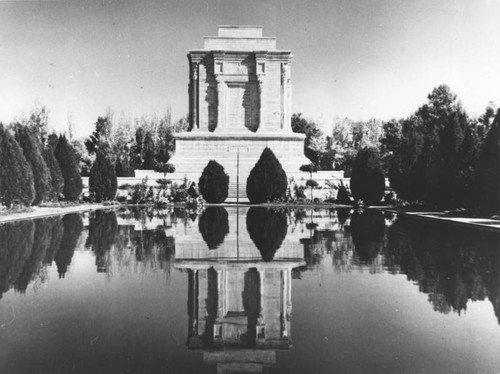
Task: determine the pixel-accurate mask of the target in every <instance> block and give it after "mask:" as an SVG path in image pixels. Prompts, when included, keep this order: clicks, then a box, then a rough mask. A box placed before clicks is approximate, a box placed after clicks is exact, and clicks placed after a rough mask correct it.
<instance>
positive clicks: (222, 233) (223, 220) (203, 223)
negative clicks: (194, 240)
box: [198, 206, 229, 249]
mask: <svg viewBox="0 0 500 374" xmlns="http://www.w3.org/2000/svg"><path fill="white" fill-rule="evenodd" d="M198 228H199V230H200V233H201V236H202V237H203V240H204V241H205V243H207V245H208V248H209V249H216V248H217V247H218V246H219V245H221V244H222V242H223V241H224V238H225V237H226V235H227V234H228V233H229V221H228V214H227V210H226V209H224V208H223V207H221V206H217V207H215V206H213V207H208V208H206V209H205V210H204V211H203V213H202V214H201V216H200V220H199V223H198Z"/></svg>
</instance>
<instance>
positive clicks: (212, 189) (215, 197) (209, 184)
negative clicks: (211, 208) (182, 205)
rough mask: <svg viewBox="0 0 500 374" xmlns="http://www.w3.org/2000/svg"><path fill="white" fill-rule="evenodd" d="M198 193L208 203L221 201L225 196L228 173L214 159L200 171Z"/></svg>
mask: <svg viewBox="0 0 500 374" xmlns="http://www.w3.org/2000/svg"><path fill="white" fill-rule="evenodd" d="M198 186H199V188H200V193H201V195H202V196H203V198H204V199H205V200H206V201H207V202H209V203H222V202H224V200H226V198H227V193H228V189H229V175H227V174H226V172H225V170H224V167H223V166H222V165H221V164H219V163H218V162H217V161H215V160H210V161H209V162H208V164H207V166H205V169H203V172H202V173H201V177H200V180H199V182H198Z"/></svg>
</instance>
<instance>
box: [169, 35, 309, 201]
mask: <svg viewBox="0 0 500 374" xmlns="http://www.w3.org/2000/svg"><path fill="white" fill-rule="evenodd" d="M188 59H189V123H190V129H191V131H189V132H187V133H181V134H177V135H176V152H175V156H174V157H173V158H172V159H171V161H170V162H171V163H173V164H174V165H175V167H176V173H175V174H176V176H177V177H181V178H182V177H184V176H185V177H187V178H188V179H189V180H192V181H196V182H197V181H198V179H199V177H200V175H201V173H202V171H203V169H204V167H205V166H206V165H207V163H208V161H209V160H211V159H213V160H216V161H217V162H219V163H220V164H221V165H222V166H224V168H225V169H226V172H227V173H228V174H229V176H230V187H232V188H230V191H233V194H234V190H235V189H234V187H235V186H236V179H237V178H236V176H237V174H238V175H239V195H240V198H243V199H244V198H246V192H245V191H246V180H247V177H248V174H249V173H250V170H251V169H252V168H253V166H254V165H255V163H256V162H257V160H258V159H259V157H260V155H261V153H262V151H263V150H264V148H265V147H269V148H271V149H272V151H273V152H274V154H275V155H276V157H277V158H278V159H279V161H280V162H281V164H282V166H283V168H284V169H285V171H286V173H287V175H288V176H289V177H290V176H292V175H293V174H294V173H296V174H298V175H299V174H300V172H299V167H300V165H302V164H306V163H309V161H308V159H307V158H305V156H304V152H303V149H304V135H303V134H296V133H294V132H292V129H291V115H292V113H291V103H292V83H291V61H292V54H291V52H290V51H287V50H279V49H277V48H276V38H274V37H264V36H263V33H262V26H219V28H218V34H217V36H209V37H205V38H204V47H203V49H193V50H190V51H189V53H188ZM237 171H238V172H237ZM230 194H231V192H230ZM230 197H231V195H230ZM233 197H234V196H233Z"/></svg>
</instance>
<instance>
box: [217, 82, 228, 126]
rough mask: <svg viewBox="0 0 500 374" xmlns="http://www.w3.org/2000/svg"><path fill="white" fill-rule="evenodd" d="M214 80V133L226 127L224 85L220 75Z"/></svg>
mask: <svg viewBox="0 0 500 374" xmlns="http://www.w3.org/2000/svg"><path fill="white" fill-rule="evenodd" d="M215 80H216V82H217V127H216V131H222V130H223V129H224V128H225V127H226V123H225V122H226V120H225V118H224V117H225V116H224V113H225V107H226V100H225V83H224V79H223V78H222V76H221V75H220V74H216V75H215Z"/></svg>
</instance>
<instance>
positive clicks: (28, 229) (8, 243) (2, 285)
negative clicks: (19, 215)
mask: <svg viewBox="0 0 500 374" xmlns="http://www.w3.org/2000/svg"><path fill="white" fill-rule="evenodd" d="M34 232H35V224H34V223H33V222H32V221H19V222H12V223H5V224H2V225H0V298H1V296H2V294H3V293H4V292H6V291H8V290H9V288H10V287H11V286H12V285H13V284H14V282H15V281H16V279H17V278H18V277H19V275H20V274H21V272H22V270H23V266H24V264H25V262H26V261H27V260H28V259H29V257H30V255H31V249H32V248H33V239H34Z"/></svg>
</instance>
